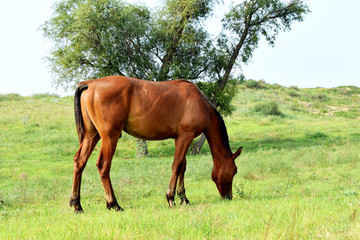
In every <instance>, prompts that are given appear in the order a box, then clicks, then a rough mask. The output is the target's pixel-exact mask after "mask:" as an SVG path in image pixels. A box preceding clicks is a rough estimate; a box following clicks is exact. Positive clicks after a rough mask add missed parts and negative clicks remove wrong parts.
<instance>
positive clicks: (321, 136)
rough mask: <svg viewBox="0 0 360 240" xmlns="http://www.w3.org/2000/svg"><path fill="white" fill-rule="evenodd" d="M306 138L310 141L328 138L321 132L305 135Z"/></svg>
mask: <svg viewBox="0 0 360 240" xmlns="http://www.w3.org/2000/svg"><path fill="white" fill-rule="evenodd" d="M306 137H307V138H310V139H318V138H327V137H328V136H327V135H326V134H325V133H323V132H316V133H311V134H309V133H307V134H306Z"/></svg>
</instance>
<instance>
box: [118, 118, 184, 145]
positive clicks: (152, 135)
mask: <svg viewBox="0 0 360 240" xmlns="http://www.w3.org/2000/svg"><path fill="white" fill-rule="evenodd" d="M176 130H177V129H176V127H174V126H171V125H169V124H164V123H161V122H160V123H159V122H157V123H156V122H151V121H143V122H142V121H128V122H127V123H126V124H125V126H124V131H125V132H126V133H128V134H130V135H131V136H134V137H136V138H141V139H145V140H163V139H168V138H176V136H177V131H176Z"/></svg>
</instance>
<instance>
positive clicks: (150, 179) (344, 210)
mask: <svg viewBox="0 0 360 240" xmlns="http://www.w3.org/2000/svg"><path fill="white" fill-rule="evenodd" d="M252 84H253V85H254V83H253V82H252ZM259 85H261V88H252V87H249V86H240V87H239V94H237V95H236V97H235V99H234V100H233V105H234V107H235V109H236V110H235V111H234V113H233V115H232V116H229V117H225V123H226V125H227V128H228V132H229V137H230V144H231V146H232V148H233V149H236V148H237V147H239V146H244V150H243V154H242V155H241V156H240V157H239V158H238V159H237V162H236V163H237V166H238V174H237V175H236V176H235V178H234V189H233V192H234V199H233V200H232V201H223V200H222V199H221V198H220V196H219V194H218V192H217V189H216V186H215V184H214V183H213V182H212V180H211V176H210V175H211V170H212V160H211V155H210V150H209V147H208V146H207V144H206V145H204V148H203V149H202V153H201V154H200V155H197V156H191V155H190V156H188V157H187V159H188V166H187V172H186V177H185V185H186V191H187V196H188V198H189V200H190V202H191V205H190V206H177V207H175V208H173V209H169V208H168V207H167V202H166V198H165V192H166V189H167V185H168V182H169V179H170V174H171V164H172V158H173V154H174V143H173V140H166V141H155V142H149V143H148V148H149V152H150V154H149V156H148V157H146V158H137V157H136V153H135V151H136V147H135V140H134V139H133V138H132V137H131V136H129V135H127V134H124V136H123V138H122V139H121V140H120V141H119V143H118V148H117V150H116V153H115V157H114V160H113V164H112V169H111V178H112V182H113V186H114V190H115V194H116V196H117V198H118V201H119V203H120V205H121V206H122V207H123V208H124V209H125V212H121V213H119V212H114V211H108V210H107V209H106V207H105V197H104V192H103V188H102V185H101V181H100V177H99V174H98V171H97V168H96V166H95V162H96V158H97V154H98V151H99V145H98V146H97V147H96V149H95V151H94V153H93V155H92V157H91V158H90V159H89V162H88V164H87V167H86V169H85V171H84V174H83V179H82V191H81V194H82V195H81V196H82V199H81V200H82V206H83V208H84V211H85V213H84V214H80V215H75V214H74V213H73V209H71V208H70V207H69V205H68V201H69V198H70V193H71V184H72V168H73V164H72V158H73V155H74V154H75V152H76V151H77V148H78V142H77V135H76V130H75V126H74V119H73V102H72V97H65V98H60V97H58V96H55V95H49V94H38V95H35V96H32V97H21V96H19V95H16V94H11V95H0V139H1V140H0V141H1V144H0V201H1V202H0V239H359V238H360V216H359V215H360V177H359V176H360V161H359V160H360V154H359V149H360V124H359V120H360V112H359V109H360V97H359V96H360V89H359V88H355V87H339V88H334V89H321V88H317V89H299V88H296V87H290V88H284V87H281V86H277V85H276V86H275V85H274V86H273V85H266V84H265V83H264V82H261V83H260V84H259ZM273 101H276V103H277V105H278V107H279V111H280V112H281V113H282V114H283V115H282V116H264V115H263V114H262V113H258V112H255V111H253V109H254V107H255V106H256V105H259V104H266V103H269V102H273ZM178 202H179V200H178V199H177V203H178Z"/></svg>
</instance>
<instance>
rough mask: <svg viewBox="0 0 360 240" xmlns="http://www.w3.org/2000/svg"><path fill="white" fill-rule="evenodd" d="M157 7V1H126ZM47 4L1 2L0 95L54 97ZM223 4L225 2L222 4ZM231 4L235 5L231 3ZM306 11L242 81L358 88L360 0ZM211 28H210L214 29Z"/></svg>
mask: <svg viewBox="0 0 360 240" xmlns="http://www.w3.org/2000/svg"><path fill="white" fill-rule="evenodd" d="M130 1H132V2H142V3H146V4H148V5H151V6H156V4H157V3H158V2H159V0H158V1H154V0H150V1H145V0H142V1H140V0H136V1H133V0H130ZM52 2H54V1H52V0H36V1H29V0H12V1H5V0H1V2H0V31H1V37H0V94H4V93H19V94H21V95H24V96H25V95H32V94H34V93H44V92H48V93H56V94H60V95H64V94H67V95H72V94H73V91H69V92H67V93H64V92H63V90H62V89H57V90H56V89H54V87H53V86H52V78H51V74H50V71H49V69H48V68H47V65H46V63H45V61H44V60H43V59H44V57H45V56H46V55H47V51H48V45H47V44H46V42H45V41H44V40H43V37H42V32H41V31H40V30H39V26H40V25H41V24H42V23H44V22H45V21H46V20H47V19H48V18H49V17H50V15H51V9H50V7H51V5H52ZM224 2H225V4H226V6H228V5H229V3H230V2H232V1H229V0H224ZM234 2H239V0H238V1H234ZM308 4H309V6H310V8H311V11H312V12H311V13H309V14H308V15H307V16H306V17H305V21H304V22H302V23H294V24H293V25H292V30H291V31H290V32H283V33H280V35H279V36H278V38H277V40H276V42H275V44H276V46H275V47H274V48H272V47H270V46H269V45H268V44H267V43H266V42H265V41H261V42H260V44H259V47H258V48H257V49H256V50H255V53H254V57H253V59H252V62H250V63H249V64H248V65H247V66H244V67H243V72H244V74H245V76H246V77H247V78H253V79H256V80H259V79H263V80H265V81H266V82H268V83H279V84H281V85H285V86H291V85H296V86H299V87H318V86H320V87H336V86H343V85H355V86H359V87H360V26H359V25H360V20H359V18H358V12H357V11H358V10H359V9H360V1H359V0H342V1H339V0H308ZM225 9H227V7H218V8H217V11H216V14H215V17H214V19H213V20H212V22H211V24H209V26H211V32H212V33H213V32H216V31H219V29H220V26H221V25H220V23H218V24H216V21H218V22H219V21H220V19H221V16H222V15H223V14H224V11H225ZM214 29H215V30H214Z"/></svg>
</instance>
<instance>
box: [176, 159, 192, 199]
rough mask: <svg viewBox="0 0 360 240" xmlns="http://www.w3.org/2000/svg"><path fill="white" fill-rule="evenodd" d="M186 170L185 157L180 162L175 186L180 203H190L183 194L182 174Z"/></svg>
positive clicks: (183, 174)
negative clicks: (180, 165)
mask: <svg viewBox="0 0 360 240" xmlns="http://www.w3.org/2000/svg"><path fill="white" fill-rule="evenodd" d="M185 171H186V158H185V160H184V163H183V164H182V167H181V171H180V175H179V179H178V186H177V195H178V197H179V198H180V200H181V202H180V205H182V204H184V203H185V204H190V202H189V200H188V199H187V197H186V195H185V185H184V176H185Z"/></svg>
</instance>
